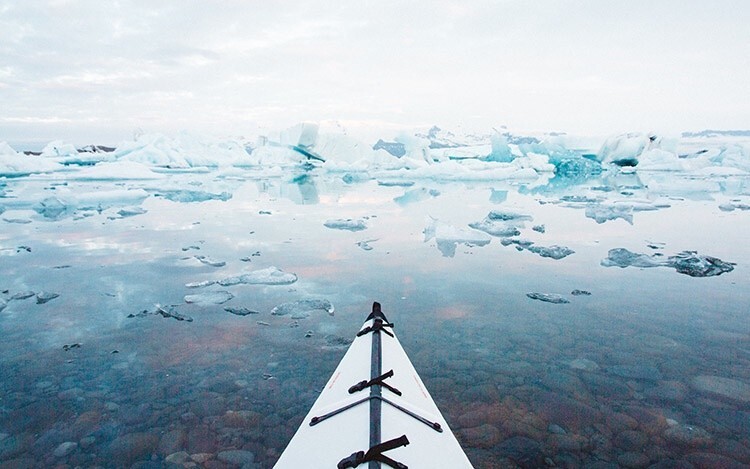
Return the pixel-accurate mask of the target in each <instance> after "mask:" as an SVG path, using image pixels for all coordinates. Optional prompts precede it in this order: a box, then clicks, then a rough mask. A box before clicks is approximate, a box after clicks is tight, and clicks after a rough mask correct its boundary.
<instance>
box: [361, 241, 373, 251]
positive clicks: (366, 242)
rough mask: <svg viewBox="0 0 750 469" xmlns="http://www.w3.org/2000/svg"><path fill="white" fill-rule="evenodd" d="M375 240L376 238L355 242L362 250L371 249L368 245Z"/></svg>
mask: <svg viewBox="0 0 750 469" xmlns="http://www.w3.org/2000/svg"><path fill="white" fill-rule="evenodd" d="M375 241H377V239H368V240H365V241H360V242H358V243H357V246H359V247H360V248H361V249H362V250H363V251H372V246H370V243H374V242H375Z"/></svg>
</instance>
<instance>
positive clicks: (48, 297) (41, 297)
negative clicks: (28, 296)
mask: <svg viewBox="0 0 750 469" xmlns="http://www.w3.org/2000/svg"><path fill="white" fill-rule="evenodd" d="M58 296H60V294H59V293H52V292H46V291H42V292H39V293H37V294H36V304H38V305H41V304H44V303H47V302H48V301H52V300H54V299H55V298H57V297H58Z"/></svg>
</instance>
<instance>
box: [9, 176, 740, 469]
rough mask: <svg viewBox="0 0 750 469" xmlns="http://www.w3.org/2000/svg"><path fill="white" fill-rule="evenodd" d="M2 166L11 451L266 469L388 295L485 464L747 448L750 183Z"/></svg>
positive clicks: (434, 385)
mask: <svg viewBox="0 0 750 469" xmlns="http://www.w3.org/2000/svg"><path fill="white" fill-rule="evenodd" d="M0 184H2V186H0V195H2V197H0V206H2V207H4V209H3V210H0V217H1V218H2V219H3V220H2V221H0V226H2V230H0V263H1V264H0V266H2V268H0V292H1V293H0V334H1V335H2V337H3V340H2V342H0V468H11V467H12V468H23V467H61V468H63V467H71V468H72V467H97V466H98V467H127V468H129V467H136V468H151V467H206V468H228V467H258V468H266V467H272V466H273V464H274V463H275V461H276V460H277V459H278V457H279V455H280V454H281V452H282V451H283V449H284V447H285V446H286V444H287V443H288V441H289V440H290V439H291V437H292V435H293V434H294V431H295V430H296V428H297V427H298V426H299V425H300V424H301V423H302V419H303V417H304V416H305V414H306V413H307V411H308V409H309V408H310V406H311V405H312V403H313V402H314V400H315V399H316V397H317V394H318V392H319V390H320V389H321V388H322V386H323V385H324V384H325V382H326V381H327V380H328V378H329V377H330V374H331V372H332V371H333V370H334V368H335V367H336V364H337V363H338V361H339V360H340V359H341V357H342V356H343V354H344V352H345V351H346V348H347V346H348V344H349V342H350V341H351V338H352V337H353V336H354V334H355V333H356V332H357V331H358V330H359V327H360V325H361V324H362V322H363V321H364V318H365V316H366V314H367V313H368V312H369V306H370V305H371V303H372V301H379V302H380V303H382V305H383V309H384V311H385V312H386V314H387V315H388V317H389V319H390V320H392V321H393V322H394V323H395V324H396V327H395V332H396V334H397V335H398V337H399V339H400V341H401V343H402V345H403V346H404V349H405V350H406V352H407V354H409V356H410V358H411V359H412V362H413V363H414V365H415V368H416V369H417V371H418V372H419V373H420V375H421V377H422V379H423V380H424V382H425V384H426V386H427V388H428V390H429V391H430V393H431V394H432V397H433V398H434V400H435V401H436V403H437V404H438V407H439V408H440V409H441V410H442V412H443V414H444V416H445V417H446V419H447V421H448V423H449V424H450V426H451V428H452V430H453V431H454V432H455V433H456V435H457V437H458V439H459V441H460V442H461V444H462V446H463V447H464V449H465V450H466V453H467V455H468V456H469V459H470V460H471V461H472V464H474V466H475V467H478V468H479V467H482V468H493V467H524V468H526V467H571V468H573V467H587V468H617V467H628V468H647V467H654V468H678V467H679V468H732V467H737V468H740V467H750V321H749V320H748V311H750V308H749V307H750V293H748V292H750V274H749V273H748V272H749V271H748V270H747V266H748V265H750V249H748V244H747V233H750V224H749V223H748V220H750V211H748V210H745V209H743V207H747V206H748V205H747V204H748V202H749V201H750V181H749V180H747V179H743V178H736V177H735V178H720V179H719V180H684V179H680V178H679V177H677V176H675V175H658V174H657V175H652V176H648V177H647V176H646V175H643V176H641V177H639V176H637V175H633V174H629V175H621V176H617V177H612V178H608V179H605V180H602V179H595V180H587V181H575V183H573V182H572V181H571V182H570V183H566V184H562V183H560V182H559V181H558V182H554V181H553V182H551V183H547V184H539V185H533V184H519V183H508V182H497V183H492V182H478V183H476V182H475V183H456V182H452V183H439V182H426V181H398V182H393V181H375V180H363V181H351V178H349V179H347V178H346V177H343V178H342V177H341V176H340V175H338V176H337V175H327V174H321V175H318V174H314V173H313V174H305V175H301V176H300V175H296V176H294V177H288V178H283V177H282V178H272V179H255V178H252V177H247V178H241V177H236V175H234V176H233V177H232V178H218V177H215V176H214V175H212V174H210V173H209V174H189V173H188V174H181V173H177V174H173V175H168V176H165V179H164V180H161V181H156V182H155V181H126V182H123V181H93V182H92V181H74V182H70V183H64V184H61V183H59V181H54V180H53V181H51V180H47V179H45V178H44V177H38V178H21V179H9V180H5V181H3V182H2V183H0ZM186 188H188V189H186ZM657 188H658V189H657ZM730 208H731V209H730ZM531 248H533V249H531ZM613 250H615V251H614V252H613ZM343 456H346V455H342V457H343Z"/></svg>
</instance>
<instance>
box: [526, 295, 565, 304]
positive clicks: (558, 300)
mask: <svg viewBox="0 0 750 469" xmlns="http://www.w3.org/2000/svg"><path fill="white" fill-rule="evenodd" d="M526 296H528V297H529V298H531V299H532V300H539V301H544V302H545V303H555V304H564V303H570V300H568V299H567V298H565V297H564V296H562V295H558V294H557V293H536V292H533V293H527V294H526Z"/></svg>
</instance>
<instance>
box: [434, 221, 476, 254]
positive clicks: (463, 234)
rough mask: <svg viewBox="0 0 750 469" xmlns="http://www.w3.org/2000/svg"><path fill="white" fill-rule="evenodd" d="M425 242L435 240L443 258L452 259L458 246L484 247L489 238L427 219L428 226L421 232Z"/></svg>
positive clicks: (473, 231)
mask: <svg viewBox="0 0 750 469" xmlns="http://www.w3.org/2000/svg"><path fill="white" fill-rule="evenodd" d="M423 233H424V235H425V240H424V241H425V242H427V241H429V240H431V239H432V238H435V242H436V243H437V247H438V249H439V250H440V252H441V253H442V254H443V256H444V257H453V256H454V255H455V254H456V247H457V245H458V244H464V245H466V246H470V247H471V246H485V245H487V244H489V243H490V241H491V238H490V236H489V235H488V234H487V233H484V232H481V231H477V230H473V229H465V228H457V227H455V226H452V225H449V224H447V223H443V222H440V221H439V220H437V219H436V218H432V217H429V219H428V225H427V227H426V228H425V229H424V231H423Z"/></svg>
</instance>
